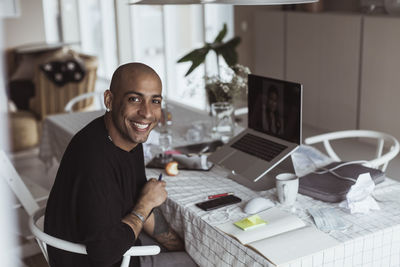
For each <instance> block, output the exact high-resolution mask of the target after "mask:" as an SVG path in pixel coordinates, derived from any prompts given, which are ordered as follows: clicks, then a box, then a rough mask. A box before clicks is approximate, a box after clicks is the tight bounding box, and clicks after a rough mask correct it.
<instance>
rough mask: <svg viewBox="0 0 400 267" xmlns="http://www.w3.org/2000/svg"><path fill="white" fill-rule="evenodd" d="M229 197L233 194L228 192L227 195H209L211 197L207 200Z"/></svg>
mask: <svg viewBox="0 0 400 267" xmlns="http://www.w3.org/2000/svg"><path fill="white" fill-rule="evenodd" d="M229 195H233V193H232V192H229V193H221V194H216V195H211V196H208V199H214V198H219V197H226V196H229Z"/></svg>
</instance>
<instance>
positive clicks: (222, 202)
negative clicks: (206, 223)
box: [196, 195, 242, 211]
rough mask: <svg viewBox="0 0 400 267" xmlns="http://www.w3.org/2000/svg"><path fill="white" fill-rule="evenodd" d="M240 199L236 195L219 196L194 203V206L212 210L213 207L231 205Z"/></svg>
mask: <svg viewBox="0 0 400 267" xmlns="http://www.w3.org/2000/svg"><path fill="white" fill-rule="evenodd" d="M240 201H242V200H241V199H240V198H238V197H237V196H234V195H229V196H225V197H220V198H216V199H211V200H207V201H204V202H200V203H196V206H197V207H199V208H200V209H202V210H205V211H208V210H214V209H218V208H221V207H224V206H228V205H232V204H235V203H239V202H240Z"/></svg>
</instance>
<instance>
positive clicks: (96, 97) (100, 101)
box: [64, 92, 106, 112]
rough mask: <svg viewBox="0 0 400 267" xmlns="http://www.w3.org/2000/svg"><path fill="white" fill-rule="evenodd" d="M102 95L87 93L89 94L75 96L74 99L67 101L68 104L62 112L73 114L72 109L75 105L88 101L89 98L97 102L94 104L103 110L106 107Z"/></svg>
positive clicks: (101, 93) (99, 93) (100, 93)
mask: <svg viewBox="0 0 400 267" xmlns="http://www.w3.org/2000/svg"><path fill="white" fill-rule="evenodd" d="M103 95H104V93H103V92H89V93H84V94H81V95H78V96H75V97H74V98H72V99H71V100H69V101H68V103H67V104H66V105H65V107H64V111H65V112H73V111H74V110H73V107H74V105H75V104H77V103H79V102H81V101H83V100H86V99H90V98H93V99H94V100H97V102H96V101H94V102H95V104H97V105H99V106H100V109H102V110H105V109H106V106H105V105H104V101H103Z"/></svg>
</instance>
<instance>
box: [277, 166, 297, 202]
mask: <svg viewBox="0 0 400 267" xmlns="http://www.w3.org/2000/svg"><path fill="white" fill-rule="evenodd" d="M276 191H277V193H278V199H279V202H280V203H281V204H282V205H288V206H290V205H293V204H294V203H295V202H296V197H297V192H298V191H299V178H298V177H297V176H296V174H294V173H281V174H278V175H277V176H276Z"/></svg>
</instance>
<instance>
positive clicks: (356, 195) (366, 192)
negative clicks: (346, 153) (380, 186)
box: [339, 173, 380, 214]
mask: <svg viewBox="0 0 400 267" xmlns="http://www.w3.org/2000/svg"><path fill="white" fill-rule="evenodd" d="M374 188H375V183H374V181H372V178H371V175H370V174H369V173H363V174H360V175H359V176H358V179H357V181H356V183H355V184H354V185H352V187H351V188H350V190H349V192H348V193H347V195H346V200H344V201H342V202H341V203H340V204H339V206H340V207H342V208H346V209H349V210H350V213H351V214H353V213H363V214H367V213H369V212H370V210H380V208H379V205H378V203H377V202H376V201H375V199H374V198H372V196H371V193H372V192H373V191H374Z"/></svg>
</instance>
